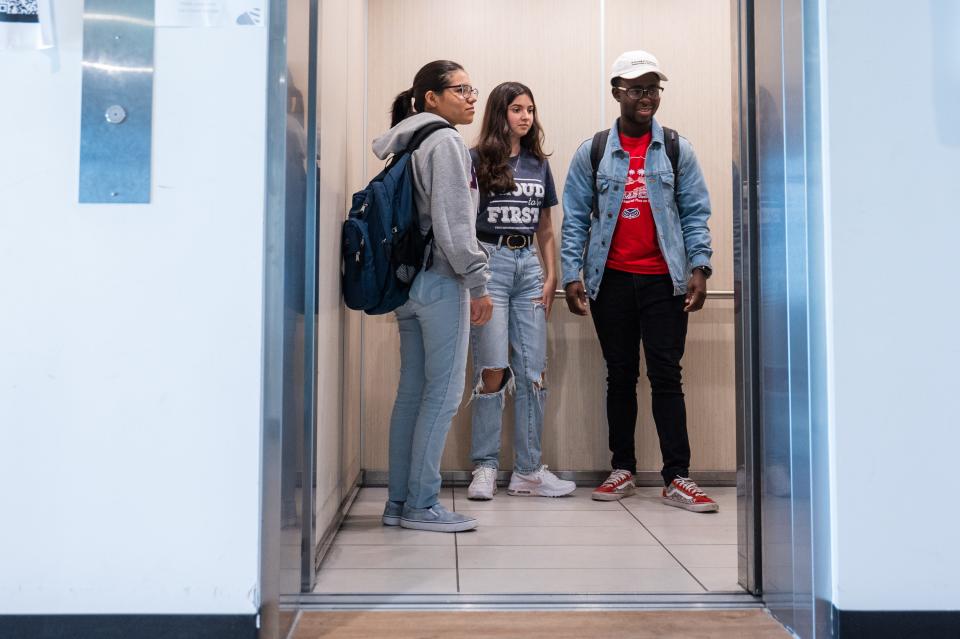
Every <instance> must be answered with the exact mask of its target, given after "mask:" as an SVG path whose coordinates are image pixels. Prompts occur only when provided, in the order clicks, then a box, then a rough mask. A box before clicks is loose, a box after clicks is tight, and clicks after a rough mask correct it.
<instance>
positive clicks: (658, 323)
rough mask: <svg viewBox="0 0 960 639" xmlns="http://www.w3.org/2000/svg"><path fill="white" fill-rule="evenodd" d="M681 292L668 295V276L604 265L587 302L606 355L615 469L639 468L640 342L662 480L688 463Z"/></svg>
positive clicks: (667, 480)
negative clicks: (636, 441) (636, 436)
mask: <svg viewBox="0 0 960 639" xmlns="http://www.w3.org/2000/svg"><path fill="white" fill-rule="evenodd" d="M683 305H684V296H683V295H674V294H673V284H672V282H671V281H670V276H669V275H634V274H633V273H624V272H623V271H615V270H612V269H609V268H608V269H606V271H604V274H603V280H602V281H601V283H600V291H599V292H598V294H597V299H596V300H593V301H592V302H591V303H590V311H591V314H592V315H593V325H594V327H595V328H596V329H597V337H599V338H600V348H601V349H602V350H603V358H604V359H605V360H606V362H607V425H608V427H609V429H610V452H612V453H613V459H612V460H611V464H612V466H613V468H614V469H623V470H629V471H630V472H631V473H636V472H637V457H636V453H635V445H634V430H635V428H636V424H637V379H638V378H639V376H640V343H641V342H642V343H643V355H644V359H645V360H646V364H647V378H648V379H649V380H650V390H651V395H652V404H653V421H654V423H655V424H656V425H657V435H658V437H659V438H660V453H661V455H662V456H663V470H661V471H660V474H661V475H663V481H664V483H665V484H669V483H670V482H671V481H673V478H674V477H686V476H687V473H688V471H689V468H690V441H689V439H688V438H687V409H686V405H685V403H684V401H683V387H682V380H681V372H680V371H681V368H680V359H681V358H682V357H683V348H684V344H685V342H686V339H687V313H685V312H684V311H683Z"/></svg>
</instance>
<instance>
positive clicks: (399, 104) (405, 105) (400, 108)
mask: <svg viewBox="0 0 960 639" xmlns="http://www.w3.org/2000/svg"><path fill="white" fill-rule="evenodd" d="M412 100H413V89H407V90H406V91H402V92H400V93H399V94H398V95H397V97H396V98H394V99H393V108H392V109H391V117H390V126H391V127H394V126H396V125H397V124H398V123H399V122H400V120H403V119H405V118H408V117H410V116H411V115H413V105H412V104H411V101H412Z"/></svg>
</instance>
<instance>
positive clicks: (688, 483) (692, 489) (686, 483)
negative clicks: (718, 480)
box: [673, 477, 707, 497]
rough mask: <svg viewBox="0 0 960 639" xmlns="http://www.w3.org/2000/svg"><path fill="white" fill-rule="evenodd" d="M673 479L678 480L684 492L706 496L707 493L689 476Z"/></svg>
mask: <svg viewBox="0 0 960 639" xmlns="http://www.w3.org/2000/svg"><path fill="white" fill-rule="evenodd" d="M673 481H675V482H677V486H679V487H680V488H682V489H683V492H685V493H687V494H690V495H693V496H694V497H706V496H707V493H705V492H703V491H702V490H701V489H700V487H699V486H697V484H696V482H694V481H693V480H692V479H690V478H689V477H674V478H673Z"/></svg>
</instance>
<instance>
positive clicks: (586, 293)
mask: <svg viewBox="0 0 960 639" xmlns="http://www.w3.org/2000/svg"><path fill="white" fill-rule="evenodd" d="M666 79H667V76H666V75H664V73H663V72H662V71H661V70H660V64H659V62H658V61H657V59H656V57H654V56H653V55H651V54H650V53H647V52H645V51H629V52H627V53H624V54H623V55H621V56H620V57H619V58H617V60H616V62H614V64H613V69H612V72H611V75H610V84H611V85H612V93H613V99H614V100H616V101H617V102H618V103H619V104H620V117H619V118H618V119H617V121H616V122H614V124H613V127H612V128H611V129H610V134H609V136H608V137H607V144H606V148H605V149H604V152H603V155H602V158H601V160H600V163H599V166H598V168H597V173H596V182H594V180H593V167H592V163H591V158H590V147H591V140H587V141H586V142H584V143H583V144H581V145H580V148H579V149H577V152H576V154H575V155H574V157H573V160H572V162H571V163H570V171H569V173H568V174H567V181H566V186H565V188H564V192H563V209H564V216H563V232H562V235H563V237H562V240H561V247H560V257H561V265H562V270H563V284H564V288H565V291H566V298H567V305H568V306H569V307H570V311H571V312H573V313H576V314H577V315H586V314H587V297H589V298H590V309H591V314H592V316H593V323H594V326H595V327H596V330H597V337H599V339H600V347H601V349H602V350H603V357H604V359H605V360H606V363H607V424H608V427H609V435H610V451H611V452H612V453H613V458H612V460H611V465H612V467H613V472H611V473H610V476H609V477H608V478H607V480H606V481H604V482H603V484H601V485H600V486H599V487H598V488H597V489H596V490H594V491H593V498H594V499H598V500H615V499H622V498H623V497H626V496H628V495H631V494H633V492H634V483H633V476H634V474H635V473H636V471H637V468H636V467H637V459H636V455H635V448H634V430H635V427H636V421H637V392H636V388H637V378H638V376H639V368H640V344H641V342H642V343H643V353H644V358H645V360H646V365H647V377H648V378H649V379H650V387H651V394H652V400H653V401H652V404H653V419H654V422H655V423H656V426H657V435H658V436H659V438H660V451H661V453H662V455H663V470H662V471H661V474H662V476H663V481H664V485H665V488H664V489H663V494H662V499H663V501H664V503H667V504H669V505H671V506H677V507H680V508H685V509H687V510H692V511H695V512H712V511H716V510H718V506H717V504H716V503H715V502H714V501H713V500H712V499H710V498H709V497H708V496H707V495H706V494H704V492H703V491H702V490H700V488H699V487H698V486H697V485H696V484H695V483H694V482H693V481H691V480H690V479H689V477H688V476H687V475H688V473H689V466H690V443H689V439H688V437H687V418H686V407H685V404H684V399H683V389H682V384H681V372H680V370H681V369H680V359H681V358H682V357H683V349H684V343H685V341H686V336H687V318H688V317H689V315H688V314H689V313H692V312H694V311H698V310H700V308H701V307H702V306H703V302H704V299H705V298H706V295H707V278H709V277H710V273H711V267H710V256H711V255H712V254H713V250H712V249H711V248H710V231H709V229H708V228H707V220H708V219H709V217H710V199H709V196H708V194H707V187H706V184H705V183H704V179H703V174H702V173H701V172H700V166H699V165H698V163H697V158H696V156H695V155H694V152H693V147H692V146H691V145H690V143H689V142H688V141H687V140H686V139H685V138H679V160H678V163H677V164H678V166H677V172H676V175H674V170H673V167H672V166H671V163H670V158H669V157H668V155H667V151H666V147H665V145H664V131H663V128H662V127H661V126H660V124H658V123H657V121H656V120H655V119H654V118H653V116H654V114H655V113H656V112H657V108H658V107H659V106H660V95H661V92H662V91H663V88H662V86H661V82H663V81H666ZM675 182H676V183H675ZM581 271H582V272H583V278H584V279H583V281H581V279H580V273H581Z"/></svg>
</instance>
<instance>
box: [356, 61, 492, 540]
mask: <svg viewBox="0 0 960 639" xmlns="http://www.w3.org/2000/svg"><path fill="white" fill-rule="evenodd" d="M476 101H477V90H476V89H474V88H473V87H472V86H471V85H470V76H469V75H467V72H466V71H465V70H464V69H463V67H462V66H460V65H459V64H457V63H456V62H451V61H449V60H437V61H434V62H431V63H429V64H427V65H425V66H424V67H423V68H422V69H420V71H418V72H417V75H416V76H415V77H414V79H413V86H412V87H411V88H410V89H408V90H406V91H403V92H402V93H400V94H399V95H398V96H397V97H396V99H395V100H394V101H393V110H392V112H393V121H392V124H391V129H390V130H389V131H387V132H386V133H385V134H384V135H382V136H381V137H379V138H377V139H376V140H374V142H373V152H374V153H375V154H376V155H377V157H379V158H380V159H386V158H387V157H388V156H389V155H391V154H394V153H399V152H401V151H403V150H404V149H405V148H406V147H407V145H408V144H409V143H410V141H411V140H412V138H413V137H414V135H415V134H416V133H417V132H418V131H419V130H420V129H421V128H423V127H425V126H428V125H434V124H436V123H441V124H449V125H452V126H456V125H459V124H470V123H471V122H473V115H474V104H475V103H476ZM412 166H413V178H414V186H415V189H414V190H415V201H416V206H417V210H418V212H419V215H420V231H421V233H423V234H424V235H426V234H427V232H428V231H429V230H430V229H431V228H432V229H433V241H432V243H431V245H430V247H429V248H428V249H427V255H428V258H427V261H426V263H427V264H429V267H427V268H424V269H422V270H421V271H420V272H419V273H418V274H417V276H416V278H415V279H414V281H413V284H412V286H411V288H410V298H409V299H408V300H407V302H406V303H405V304H403V305H402V306H401V307H399V308H398V309H397V310H396V316H397V324H398V326H399V328H400V384H399V388H398V389H397V399H396V402H395V403H394V406H393V415H392V417H391V420H390V461H389V463H390V472H389V494H388V501H387V503H386V506H385V507H384V511H383V523H384V525H386V526H397V525H399V526H402V527H404V528H413V529H417V530H432V531H437V532H458V531H463V530H470V529H472V528H476V527H477V520H476V519H474V518H472V517H466V516H464V515H462V514H459V513H452V512H450V511H448V510H447V509H446V508H444V507H443V506H442V505H441V504H440V503H439V499H438V495H439V492H440V457H441V455H442V454H443V445H444V442H445V441H446V437H447V431H448V430H449V429H450V423H451V420H452V418H453V415H454V414H455V413H456V411H457V407H458V405H459V403H460V398H461V396H462V394H463V385H464V372H463V371H464V368H465V366H466V360H467V344H468V340H469V334H470V324H471V323H472V324H474V325H481V324H483V323H485V322H486V321H487V320H489V319H490V315H491V313H492V310H493V304H492V302H491V300H490V296H489V294H488V293H487V288H486V285H487V280H488V279H489V270H488V267H487V255H486V253H484V252H483V250H481V248H480V247H479V246H478V244H477V237H476V233H475V231H474V226H473V225H474V223H475V221H476V210H477V208H476V207H477V200H478V193H477V190H476V179H475V178H474V176H473V172H472V167H471V162H470V153H469V151H468V150H467V147H466V145H465V144H464V142H463V138H462V137H460V134H459V133H457V131H456V129H453V128H440V129H439V130H436V131H434V132H433V133H431V134H430V135H429V136H428V137H427V138H426V139H425V140H423V142H422V143H421V144H420V146H419V147H418V148H417V150H416V151H414V152H413V155H412Z"/></svg>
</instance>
